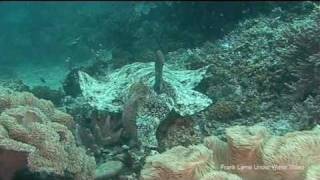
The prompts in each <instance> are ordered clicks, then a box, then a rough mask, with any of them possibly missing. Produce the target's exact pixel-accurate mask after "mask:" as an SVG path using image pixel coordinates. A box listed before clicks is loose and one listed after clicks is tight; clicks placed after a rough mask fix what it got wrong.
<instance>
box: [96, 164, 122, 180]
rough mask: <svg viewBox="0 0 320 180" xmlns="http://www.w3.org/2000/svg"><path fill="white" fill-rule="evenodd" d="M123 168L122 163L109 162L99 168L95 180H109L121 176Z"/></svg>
mask: <svg viewBox="0 0 320 180" xmlns="http://www.w3.org/2000/svg"><path fill="white" fill-rule="evenodd" d="M122 168H123V163H122V162H121V161H108V162H105V163H103V164H101V165H99V166H98V168H97V169H96V178H95V180H107V179H108V178H111V177H114V176H116V175H118V174H119V172H120V171H121V170H122Z"/></svg>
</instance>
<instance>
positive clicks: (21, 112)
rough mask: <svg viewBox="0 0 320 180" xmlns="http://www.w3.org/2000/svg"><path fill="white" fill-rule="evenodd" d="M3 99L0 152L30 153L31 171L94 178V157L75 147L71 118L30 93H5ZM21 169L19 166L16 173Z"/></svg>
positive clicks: (28, 164) (87, 179)
mask: <svg viewBox="0 0 320 180" xmlns="http://www.w3.org/2000/svg"><path fill="white" fill-rule="evenodd" d="M0 98H1V100H2V101H1V103H0V106H1V107H2V113H1V115H0V129H1V135H0V149H1V150H3V151H8V150H9V151H12V152H14V153H18V154H19V153H20V152H21V153H24V152H27V154H25V156H27V167H28V169H29V170H30V171H32V172H47V173H53V174H56V175H57V176H65V175H66V174H72V175H73V176H74V179H79V180H81V179H83V180H89V179H93V178H94V169H95V160H94V158H92V157H89V156H87V155H86V153H85V150H84V149H82V148H79V147H77V146H76V144H75V140H74V136H73V135H72V133H71V131H70V130H69V129H68V127H67V126H69V125H70V124H72V121H73V119H72V117H71V116H69V115H67V114H65V113H63V112H61V111H58V110H56V109H55V108H54V106H53V104H52V103H51V102H49V101H46V100H41V99H37V98H35V97H34V96H33V95H32V94H30V93H18V92H10V91H6V92H3V91H2V94H1V97H0ZM17 157H19V156H17ZM0 161H3V159H1V160H0ZM0 167H1V168H0V169H2V168H3V167H2V165H0ZM18 170H20V167H18V166H17V167H16V169H14V170H13V171H18Z"/></svg>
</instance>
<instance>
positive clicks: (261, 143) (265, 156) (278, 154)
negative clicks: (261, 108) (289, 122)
mask: <svg viewBox="0 0 320 180" xmlns="http://www.w3.org/2000/svg"><path fill="white" fill-rule="evenodd" d="M319 130H320V127H319V126H318V127H315V128H314V129H313V130H311V131H296V132H292V133H288V134H286V135H284V136H272V135H270V134H269V132H268V130H267V129H266V128H265V127H262V126H251V127H245V126H234V127H230V128H228V129H227V136H228V142H227V143H225V142H223V141H221V140H219V139H218V138H216V137H214V136H211V137H207V138H205V140H204V145H202V144H200V145H197V146H189V147H188V148H186V147H181V146H177V147H174V148H172V149H170V150H168V151H166V152H164V153H162V154H158V155H153V156H149V157H147V161H146V164H145V166H144V169H143V170H142V173H141V179H144V180H161V179H171V180H179V179H181V180H182V179H190V180H193V179H201V178H203V179H210V178H209V177H210V176H213V177H215V175H216V177H217V178H218V177H219V175H221V176H223V177H224V176H225V177H224V179H228V178H227V177H230V178H229V179H232V178H231V177H234V179H241V178H243V179H247V180H255V179H258V178H259V179H262V180H276V179H284V180H292V179H317V178H319V174H318V173H317V172H316V169H317V168H318V166H319V164H320V160H319V152H318V149H319V145H320V143H319V142H320V138H319V133H320V131H319ZM200 149H201V150H200ZM185 153H187V154H188V155H186V154H185ZM223 171H224V172H223ZM227 173H228V174H227ZM230 173H232V174H230Z"/></svg>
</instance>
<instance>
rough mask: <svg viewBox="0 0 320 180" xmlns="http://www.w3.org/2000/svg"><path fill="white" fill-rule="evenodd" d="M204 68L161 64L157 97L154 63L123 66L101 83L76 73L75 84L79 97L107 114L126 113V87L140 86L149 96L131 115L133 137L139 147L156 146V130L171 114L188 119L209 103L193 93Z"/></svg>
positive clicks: (208, 100) (82, 73) (128, 94)
mask: <svg viewBox="0 0 320 180" xmlns="http://www.w3.org/2000/svg"><path fill="white" fill-rule="evenodd" d="M207 68H208V66H207V67H203V68H201V69H197V70H186V69H181V68H176V67H174V66H172V65H170V64H164V67H163V81H164V82H165V85H164V87H163V89H162V91H161V93H160V94H157V93H156V92H155V91H154V89H153V86H154V83H155V71H154V62H150V63H139V62H137V63H133V64H129V65H126V66H124V67H122V68H120V69H116V70H115V71H114V72H112V73H110V74H109V75H107V76H106V77H105V78H102V80H97V79H94V78H93V77H91V76H89V75H88V74H86V73H85V72H82V71H79V82H80V83H79V84H80V88H81V90H82V95H83V96H84V97H85V98H86V100H87V101H88V103H89V104H90V105H91V106H93V107H94V108H96V109H98V110H107V111H109V112H126V109H125V107H127V106H126V104H127V101H128V98H127V97H128V96H130V95H131V94H132V92H129V90H130V87H132V85H134V84H137V83H138V82H143V84H145V85H146V86H147V87H148V88H149V89H150V93H149V94H146V95H145V96H148V97H149V98H145V101H146V102H144V103H143V104H139V107H138V108H137V109H136V110H137V112H134V113H136V115H135V119H134V122H135V124H136V127H137V136H138V139H139V140H140V141H141V142H142V144H143V145H147V146H148V145H150V146H157V140H156V135H155V134H156V129H157V128H158V126H159V124H160V123H161V121H162V120H164V119H165V118H166V116H167V115H168V114H169V113H170V112H171V111H175V112H176V113H178V114H179V115H181V116H188V115H193V114H195V113H197V112H200V111H202V110H204V109H205V108H206V107H208V106H209V105H210V104H211V103H212V100H211V99H210V98H209V97H207V96H206V95H204V94H202V93H200V92H198V91H195V90H193V89H194V88H195V87H196V86H197V85H198V84H199V83H200V82H201V80H202V79H203V77H204V75H205V73H206V71H207ZM125 121H126V122H127V121H128V120H125Z"/></svg>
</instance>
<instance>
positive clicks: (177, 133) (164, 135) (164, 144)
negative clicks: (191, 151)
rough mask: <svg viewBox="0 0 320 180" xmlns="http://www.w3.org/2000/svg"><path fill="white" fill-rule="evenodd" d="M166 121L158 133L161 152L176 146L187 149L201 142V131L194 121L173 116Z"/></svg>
mask: <svg viewBox="0 0 320 180" xmlns="http://www.w3.org/2000/svg"><path fill="white" fill-rule="evenodd" d="M172 116H173V115H172ZM165 121H166V122H163V123H162V124H161V125H160V127H159V129H158V131H157V138H158V140H159V149H160V150H161V151H162V150H167V149H171V148H173V147H174V146H179V145H181V146H185V147H187V146H189V145H195V144H198V143H200V142H201V139H202V134H201V131H200V129H199V128H198V127H197V123H196V122H195V121H194V120H193V119H191V118H183V117H179V116H178V117H176V116H173V117H168V118H167V119H166V120H165Z"/></svg>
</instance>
